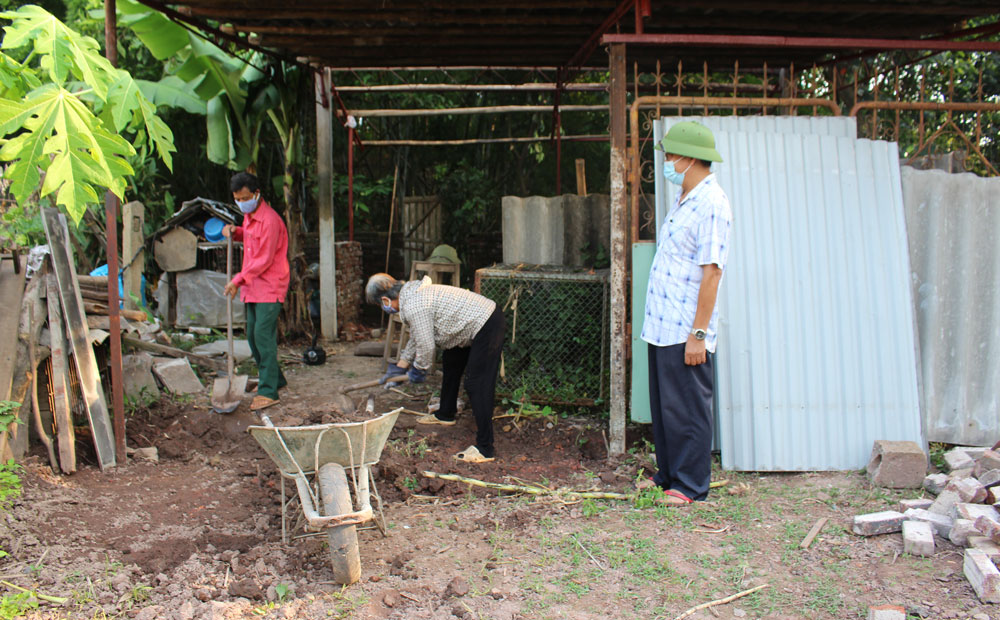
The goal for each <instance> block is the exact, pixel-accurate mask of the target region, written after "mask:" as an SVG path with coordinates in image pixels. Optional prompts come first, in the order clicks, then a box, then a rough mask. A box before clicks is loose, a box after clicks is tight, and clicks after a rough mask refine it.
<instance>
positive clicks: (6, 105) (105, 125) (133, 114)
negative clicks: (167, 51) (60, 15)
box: [0, 5, 175, 223]
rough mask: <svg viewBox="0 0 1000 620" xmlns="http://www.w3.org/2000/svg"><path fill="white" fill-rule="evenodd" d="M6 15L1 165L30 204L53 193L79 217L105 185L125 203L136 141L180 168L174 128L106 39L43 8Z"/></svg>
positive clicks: (21, 200)
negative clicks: (104, 44)
mask: <svg viewBox="0 0 1000 620" xmlns="http://www.w3.org/2000/svg"><path fill="white" fill-rule="evenodd" d="M0 18H3V19H6V20H10V22H11V23H10V24H9V25H8V26H5V27H4V29H3V30H4V37H3V41H2V43H0V162H7V164H6V167H5V169H4V171H3V177H4V179H5V180H6V181H7V182H8V183H9V188H8V191H9V192H10V194H11V195H13V197H14V199H15V200H16V201H17V202H18V205H19V208H20V209H25V208H26V206H27V205H30V204H32V203H33V202H34V199H35V197H37V198H38V199H44V198H48V199H49V201H50V202H51V203H52V204H55V205H58V206H59V207H61V208H62V209H64V210H65V212H66V213H67V214H68V215H69V216H70V218H71V219H72V220H73V222H74V223H79V222H80V220H81V218H82V217H83V215H84V212H85V211H86V210H87V208H88V207H89V206H91V205H96V204H100V203H101V202H102V201H103V198H102V195H103V194H104V191H105V190H110V191H111V192H112V193H113V194H115V195H116V196H118V198H119V199H122V200H124V198H125V196H124V193H125V188H126V186H127V179H128V178H129V177H131V176H132V175H133V174H134V171H133V169H132V166H131V165H130V164H129V161H128V158H129V157H131V156H133V155H134V154H135V153H136V150H135V147H134V146H133V145H141V146H144V147H146V148H148V149H149V151H150V152H155V153H156V155H157V157H158V158H159V159H160V160H161V161H162V162H163V163H164V164H165V165H166V166H167V168H171V167H172V159H171V154H172V153H173V152H174V151H175V148H174V144H173V134H172V133H171V131H170V128H169V127H168V126H167V125H166V123H164V122H163V120H162V119H161V118H160V117H159V116H157V113H156V106H155V105H154V104H153V103H152V102H151V101H150V100H149V99H148V98H147V97H146V96H145V95H144V94H143V93H142V90H141V88H140V86H139V84H138V83H137V82H136V80H134V79H132V76H131V75H130V74H129V73H128V71H125V70H122V69H117V68H115V67H114V66H112V65H111V63H110V62H109V61H108V60H107V59H105V58H104V56H102V55H101V53H100V45H99V44H98V43H97V41H96V40H94V39H93V38H92V37H87V36H83V35H81V34H79V33H77V32H76V31H74V30H73V29H71V28H69V27H67V26H66V25H65V24H64V23H62V22H61V21H60V20H59V19H57V18H56V17H55V16H53V15H52V14H51V13H49V12H48V11H46V10H45V9H43V8H41V7H39V6H35V5H26V6H22V7H20V8H19V9H18V10H16V11H6V12H2V13H0ZM25 215H27V213H25Z"/></svg>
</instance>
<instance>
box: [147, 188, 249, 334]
mask: <svg viewBox="0 0 1000 620" xmlns="http://www.w3.org/2000/svg"><path fill="white" fill-rule="evenodd" d="M242 218H243V215H242V214H241V213H240V210H239V208H237V207H236V205H231V204H226V203H224V202H219V201H216V200H209V199H208V198H194V199H193V200H188V201H185V202H183V203H181V208H180V209H179V210H178V211H177V213H175V214H174V215H173V217H171V218H170V219H168V220H167V221H166V222H164V224H163V226H161V227H160V229H159V230H157V231H156V232H155V233H153V234H152V235H151V236H150V238H148V239H146V244H147V246H148V245H149V244H150V243H151V244H152V246H153V257H154V259H155V262H156V265H157V267H159V268H160V269H161V270H162V273H161V275H160V278H159V281H158V283H157V285H156V292H155V294H154V296H155V299H156V304H157V314H158V315H159V316H160V318H161V319H162V320H163V321H164V322H165V324H166V325H168V326H170V327H190V326H193V325H198V326H203V327H223V326H225V325H226V297H225V295H223V293H222V291H223V289H224V288H225V286H226V284H227V283H228V282H229V279H230V278H229V277H228V276H227V275H226V240H225V239H224V238H219V237H218V235H216V234H213V230H212V226H213V224H215V225H216V226H217V225H218V222H220V221H221V222H222V223H223V224H232V225H236V224H238V223H240V222H241V221H242ZM242 264H243V244H242V243H240V242H238V241H234V242H233V265H232V272H233V273H236V272H238V271H239V270H240V267H241V265H242ZM245 321H246V317H245V314H244V308H243V302H241V301H240V300H239V299H236V300H234V301H233V322H234V323H244V322H245Z"/></svg>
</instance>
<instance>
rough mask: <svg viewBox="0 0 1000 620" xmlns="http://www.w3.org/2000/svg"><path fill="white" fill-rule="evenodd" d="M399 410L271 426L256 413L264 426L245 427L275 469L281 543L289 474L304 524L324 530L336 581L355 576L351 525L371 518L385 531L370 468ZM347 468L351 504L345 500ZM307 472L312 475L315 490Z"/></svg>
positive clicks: (354, 532) (354, 530)
mask: <svg viewBox="0 0 1000 620" xmlns="http://www.w3.org/2000/svg"><path fill="white" fill-rule="evenodd" d="M400 411H402V409H396V410H395V411H390V412H389V413H386V414H383V415H381V416H379V417H377V418H372V419H371V420H366V421H364V422H347V423H338V424H314V425H311V426H274V425H273V424H271V420H270V419H269V418H268V417H267V416H261V419H262V420H263V421H264V424H265V425H264V426H251V427H249V428H248V429H247V430H248V431H249V432H250V434H251V435H253V438H254V439H256V440H257V443H259V444H260V446H261V447H262V448H264V451H265V452H267V455H268V456H270V457H271V460H273V461H274V463H275V465H277V466H278V471H279V472H280V473H281V540H282V542H286V543H287V530H286V526H285V518H286V513H285V509H286V505H287V504H286V501H285V478H291V479H292V480H294V481H295V487H296V489H297V490H298V495H299V502H300V503H301V505H302V513H303V516H304V517H305V521H306V528H307V529H308V530H311V531H314V532H319V531H323V530H326V531H327V536H328V539H329V543H330V561H331V563H332V565H333V573H334V579H335V580H336V581H337V582H338V583H342V584H345V585H346V584H351V583H354V582H356V581H357V580H358V579H360V578H361V558H360V553H359V551H358V534H357V527H356V526H358V525H361V524H364V523H367V522H368V521H374V522H375V525H376V526H377V527H378V528H379V529H380V530H381V531H382V533H383V534H384V533H385V527H384V525H383V523H382V520H381V519H380V517H381V504H382V502H381V499H380V498H379V495H378V490H377V489H375V498H376V500H377V501H378V513H379V514H378V515H376V514H375V511H373V510H372V505H371V502H370V490H371V489H374V488H375V480H374V479H373V478H372V475H371V469H370V468H371V466H372V465H374V464H376V463H378V460H379V458H380V457H381V455H382V449H383V448H384V447H385V443H386V440H387V439H388V438H389V433H390V432H391V431H392V427H393V426H394V425H395V424H396V418H398V417H399V412H400ZM348 471H350V476H351V478H352V480H353V482H354V491H355V496H356V498H357V502H356V503H354V502H352V500H351V491H350V486H349V484H348ZM309 476H314V478H315V481H316V483H317V486H318V493H317V492H316V491H314V489H313V486H312V484H311V483H310V480H309Z"/></svg>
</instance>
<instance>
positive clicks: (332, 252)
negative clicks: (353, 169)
mask: <svg viewBox="0 0 1000 620" xmlns="http://www.w3.org/2000/svg"><path fill="white" fill-rule="evenodd" d="M314 83H315V86H316V102H317V103H316V184H317V187H318V191H317V196H316V201H317V207H318V208H319V311H320V326H321V330H322V333H323V338H325V339H327V340H336V339H337V255H336V246H335V245H334V244H335V239H334V228H333V104H332V102H330V101H329V98H328V97H327V89H328V88H329V85H330V69H329V68H326V67H324V68H323V71H322V72H321V73H317V74H315V77H314Z"/></svg>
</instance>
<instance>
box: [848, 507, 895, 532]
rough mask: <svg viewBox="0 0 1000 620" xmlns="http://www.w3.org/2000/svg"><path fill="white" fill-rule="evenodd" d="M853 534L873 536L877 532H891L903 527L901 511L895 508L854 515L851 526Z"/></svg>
mask: <svg viewBox="0 0 1000 620" xmlns="http://www.w3.org/2000/svg"><path fill="white" fill-rule="evenodd" d="M852 529H853V530H854V533H855V534H859V535H861V536H875V535H878V534H892V533H895V532H899V531H901V530H902V529H903V513H901V512H896V511H895V510H885V511H883V512H873V513H869V514H866V515H858V516H856V517H854V526H853V528H852Z"/></svg>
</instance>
